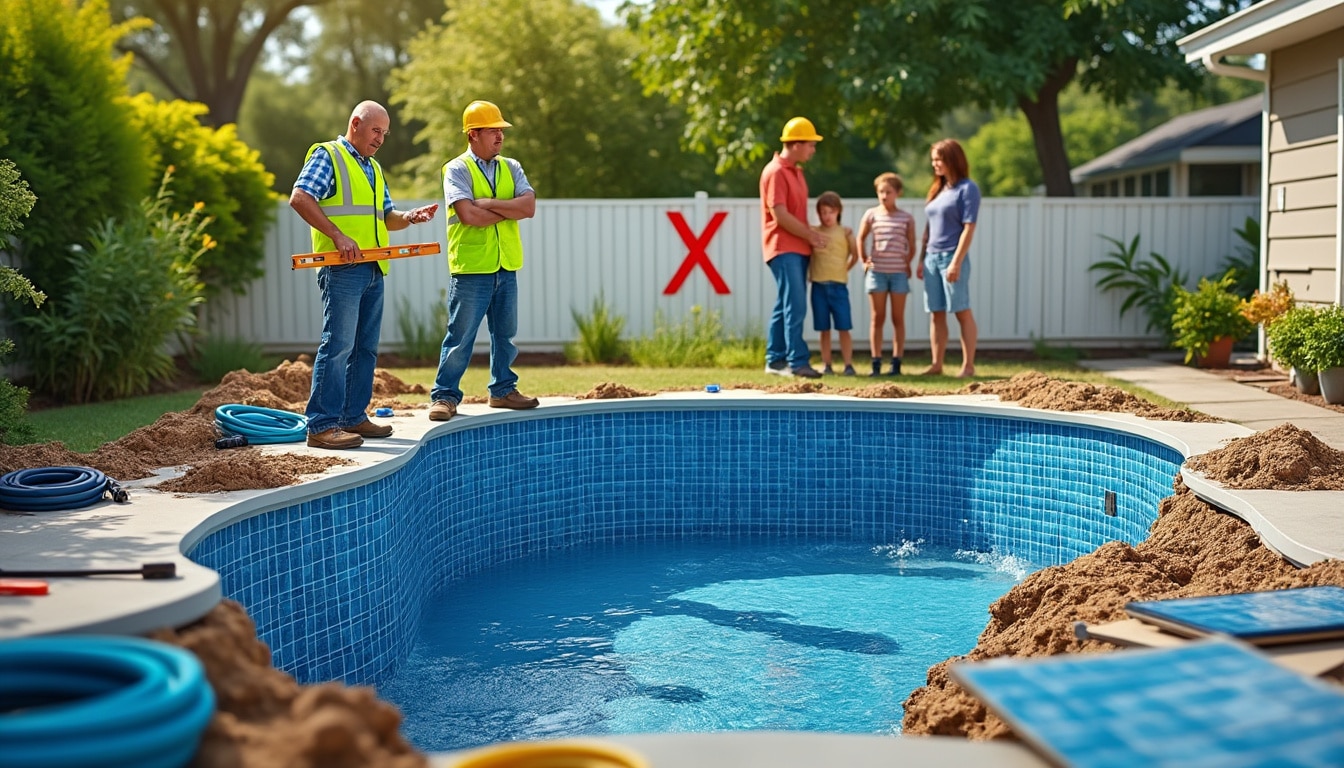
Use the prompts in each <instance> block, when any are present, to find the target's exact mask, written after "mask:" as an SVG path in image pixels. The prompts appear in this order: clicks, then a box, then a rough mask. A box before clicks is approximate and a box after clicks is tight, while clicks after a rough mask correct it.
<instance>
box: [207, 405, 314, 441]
mask: <svg viewBox="0 0 1344 768" xmlns="http://www.w3.org/2000/svg"><path fill="white" fill-rule="evenodd" d="M215 428H216V429H218V430H219V431H220V432H222V433H224V434H225V435H242V436H243V437H246V438H247V442H248V443H249V444H251V445H267V444H273V443H297V442H298V441H300V440H303V439H304V438H305V437H306V436H307V432H308V419H307V418H306V417H304V416H300V415H299V414H297V413H290V412H289V411H281V410H277V409H275V408H263V407H261V406H259V405H239V404H238V403H228V404H226V405H221V406H219V407H218V408H216V409H215Z"/></svg>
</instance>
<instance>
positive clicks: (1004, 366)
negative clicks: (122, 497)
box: [29, 350, 1180, 453]
mask: <svg viewBox="0 0 1344 768" xmlns="http://www.w3.org/2000/svg"><path fill="white" fill-rule="evenodd" d="M835 361H836V363H837V364H838V363H839V361H840V356H839V352H838V350H837V353H836V356H835ZM903 362H904V369H905V370H906V371H910V372H912V373H918V372H919V371H921V370H923V369H924V368H927V367H928V365H929V359H928V358H927V357H923V358H921V357H919V356H907V357H906V358H904V360H903ZM949 362H950V365H949V370H956V368H957V365H956V363H957V362H958V361H957V360H956V359H955V358H954V359H952V360H951V361H949ZM814 364H815V360H814ZM817 365H819V364H817ZM764 367H765V366H764V364H762V365H761V366H759V367H758V366H753V367H751V368H642V367H636V366H622V365H562V366H515V368H514V370H515V371H516V372H517V373H518V377H519V382H518V388H519V389H520V390H522V391H523V392H524V393H526V394H528V395H535V396H543V397H544V396H550V395H581V394H583V393H585V392H588V391H589V390H591V389H593V387H595V386H597V385H598V384H601V383H603V382H616V383H619V384H623V385H625V386H627V387H631V388H633V389H642V390H646V391H661V390H667V389H680V390H699V389H703V388H704V386H705V385H706V384H719V385H720V386H724V387H729V386H735V385H756V386H762V387H764V386H771V385H778V384H781V383H784V381H786V380H784V379H780V378H779V377H778V376H771V375H769V374H766V373H765V371H764V370H763V369H764ZM854 367H855V368H857V369H858V370H859V371H860V372H861V373H860V375H859V376H857V377H853V378H849V377H842V376H827V377H824V378H822V379H818V380H817V381H820V382H821V383H822V384H824V385H826V386H827V387H832V388H854V387H863V386H867V385H869V384H874V383H878V382H881V383H890V384H898V385H900V386H902V387H908V388H911V389H919V390H924V391H926V392H927V393H929V394H940V393H949V392H954V391H956V390H958V389H961V388H962V387H963V386H965V385H966V382H965V381H963V380H961V379H957V378H954V377H951V376H918V375H905V376H896V377H888V376H883V377H880V378H878V379H871V378H869V377H868V376H866V375H863V374H862V372H864V371H867V370H868V368H869V364H868V357H867V356H866V355H865V356H856V357H855V359H854ZM389 370H390V372H391V373H392V374H393V375H395V376H397V378H399V379H401V380H402V381H405V382H407V383H408V384H423V385H424V386H425V388H426V389H429V388H430V387H432V386H433V384H434V373H435V369H434V368H432V367H423V368H392V369H389ZM976 370H977V372H978V374H979V375H978V376H976V379H977V380H981V381H986V380H991V379H1006V378H1009V377H1011V376H1014V375H1016V374H1018V373H1022V372H1023V371H1032V370H1034V371H1040V372H1041V373H1044V374H1046V375H1048V376H1053V377H1055V378H1059V379H1067V380H1070V381H1084V382H1089V383H1093V384H1107V385H1110V386H1114V387H1119V388H1121V389H1123V390H1125V391H1127V392H1130V393H1131V394H1134V395H1137V396H1139V397H1142V398H1144V399H1146V400H1149V401H1152V402H1154V403H1157V404H1158V405H1162V406H1167V407H1180V404H1179V403H1173V402H1172V401H1170V400H1166V399H1165V398H1161V397H1158V396H1156V395H1154V394H1152V393H1151V392H1148V391H1147V390H1144V389H1142V388H1139V387H1135V386H1133V385H1132V384H1129V383H1127V382H1121V381H1117V380H1114V379H1110V378H1108V377H1106V376H1105V375H1103V374H1101V373H1097V372H1095V371H1089V370H1086V369H1083V368H1080V367H1078V366H1077V365H1074V364H1073V363H1072V362H1070V361H1068V360H1058V359H1037V360H994V359H992V358H982V359H980V360H978V361H976ZM489 381H490V368H489V366H488V365H486V364H484V363H473V364H472V366H471V367H470V368H468V369H467V373H466V375H465V376H464V377H463V379H462V391H463V392H464V393H466V395H467V396H468V397H470V396H485V395H486V394H487V391H486V386H487V384H488V383H489ZM203 391H204V390H203V389H201V388H196V389H190V390H183V391H180V392H174V393H170V394H163V395H149V396H145V397H136V398H129V399H126V400H116V401H112V402H106V403H93V404H90V405H78V406H67V407H63V408H50V409H46V410H40V411H34V412H32V413H30V414H29V420H30V421H31V422H32V424H33V427H34V429H35V430H36V432H37V442H49V441H60V442H62V443H64V444H65V446H66V447H67V448H69V449H70V450H73V451H78V452H81V453H84V452H88V451H92V450H94V449H96V448H98V447H99V446H100V445H102V444H103V443H105V442H108V441H110V440H116V439H118V438H120V437H122V436H124V435H126V434H128V433H130V432H132V431H134V430H136V429H138V428H140V427H143V426H145V425H148V424H152V423H154V421H155V420H157V419H158V418H159V416H161V415H163V414H165V413H168V412H170V411H184V410H187V409H188V408H190V407H191V406H192V405H194V404H195V403H196V401H197V399H199V398H200V396H201V393H202V392H203ZM400 399H401V400H402V401H404V402H408V403H421V402H427V401H428V400H429V397H428V396H427V395H402V396H401V397H400Z"/></svg>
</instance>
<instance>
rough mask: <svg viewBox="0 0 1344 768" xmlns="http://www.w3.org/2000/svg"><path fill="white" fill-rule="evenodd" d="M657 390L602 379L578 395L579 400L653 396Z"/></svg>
mask: <svg viewBox="0 0 1344 768" xmlns="http://www.w3.org/2000/svg"><path fill="white" fill-rule="evenodd" d="M656 394H658V393H657V392H645V391H644V390H642V389H635V388H634V387H627V386H625V385H624V384H617V383H616V382H614V381H604V382H602V383H600V384H598V385H596V386H594V387H593V388H592V389H590V390H588V391H587V392H584V393H583V394H582V395H579V399H580V400H619V399H621V398H626V397H653V396H654V395H656Z"/></svg>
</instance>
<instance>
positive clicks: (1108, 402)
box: [961, 371, 1218, 422]
mask: <svg viewBox="0 0 1344 768" xmlns="http://www.w3.org/2000/svg"><path fill="white" fill-rule="evenodd" d="M961 393H962V394H975V395H998V396H999V399H1000V400H1011V401H1013V402H1015V403H1017V404H1018V405H1020V406H1022V407H1023V408H1037V409H1040V410H1049V411H1103V412H1110V413H1129V414H1133V415H1135V416H1141V417H1143V418H1145V419H1155V420H1158V421H1184V422H1216V421H1218V419H1215V418H1213V417H1212V416H1207V415H1205V414H1202V413H1196V412H1195V411H1187V410H1181V409H1176V408H1163V407H1162V406H1159V405H1154V404H1152V403H1150V402H1147V401H1146V400H1141V399H1139V398H1137V397H1135V396H1134V395H1131V394H1129V393H1128V392H1126V391H1124V390H1123V389H1120V388H1118V387H1110V386H1105V385H1098V384H1087V383H1084V382H1079V381H1062V380H1060V379H1052V378H1050V377H1049V376H1046V375H1045V374H1043V373H1041V372H1039V371H1023V372H1022V373H1019V374H1017V375H1016V376H1014V377H1012V378H1011V379H1008V380H1006V381H977V382H972V383H970V384H967V385H966V386H965V387H963V388H962V390H961Z"/></svg>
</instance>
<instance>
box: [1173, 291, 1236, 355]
mask: <svg viewBox="0 0 1344 768" xmlns="http://www.w3.org/2000/svg"><path fill="white" fill-rule="evenodd" d="M1232 287H1233V278H1232V275H1231V273H1228V274H1226V275H1223V277H1222V278H1221V279H1219V280H1210V279H1208V278H1207V277H1205V278H1200V280H1199V287H1198V288H1196V289H1195V290H1193V291H1187V290H1186V289H1184V288H1181V287H1179V286H1177V288H1176V300H1175V311H1174V312H1173V313H1172V316H1171V330H1172V336H1173V338H1174V341H1173V346H1176V347H1178V348H1180V349H1184V350H1185V361H1186V362H1187V363H1188V362H1190V361H1191V360H1192V359H1195V360H1196V361H1197V362H1198V364H1199V366H1200V367H1201V368H1226V367H1227V364H1228V361H1229V359H1230V358H1231V356H1232V344H1233V342H1235V341H1236V340H1238V339H1240V338H1242V337H1244V336H1246V335H1247V334H1249V333H1250V332H1251V331H1253V330H1255V325H1254V324H1253V323H1251V321H1250V320H1247V319H1246V317H1245V316H1244V315H1242V314H1241V305H1242V298H1241V296H1238V295H1237V294H1236V293H1234V292H1233V291H1232Z"/></svg>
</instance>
